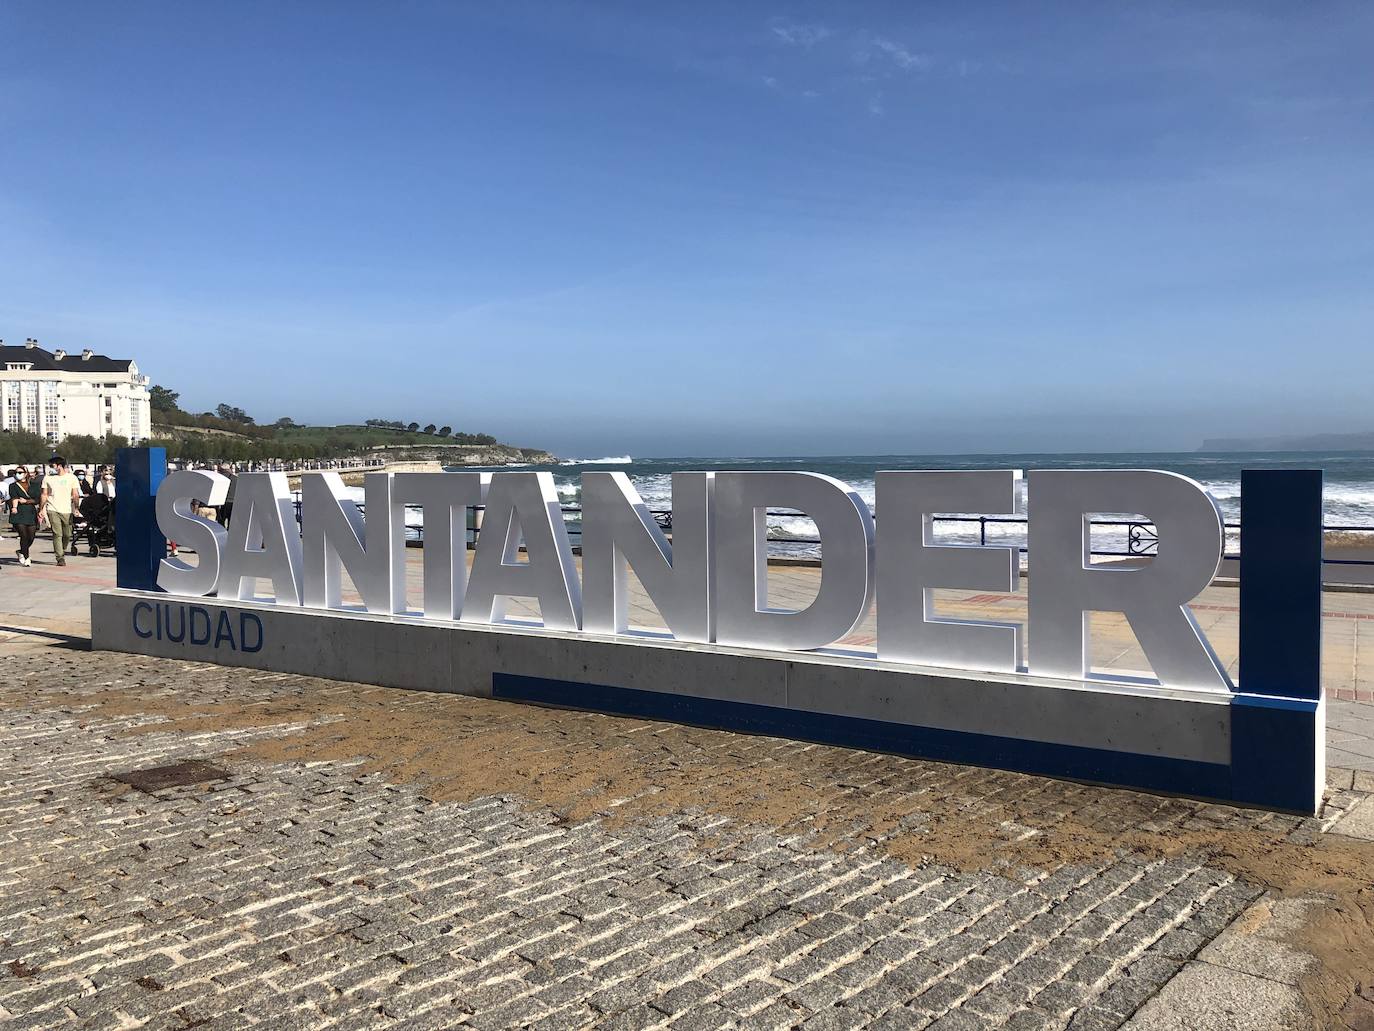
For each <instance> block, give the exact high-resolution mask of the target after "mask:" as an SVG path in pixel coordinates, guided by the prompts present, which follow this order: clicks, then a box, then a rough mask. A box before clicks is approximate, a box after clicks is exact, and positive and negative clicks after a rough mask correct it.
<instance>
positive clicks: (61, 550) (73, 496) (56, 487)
mask: <svg viewBox="0 0 1374 1031" xmlns="http://www.w3.org/2000/svg"><path fill="white" fill-rule="evenodd" d="M50 464H51V465H52V467H53V469H55V470H56V472H54V473H53V474H52V475H51V476H47V477H45V478H44V480H43V512H44V513H45V515H46V516H47V520H48V525H49V526H51V527H52V553H53V554H54V555H55V556H56V557H57V564H58V565H59V566H65V565H66V564H67V550H68V549H69V548H70V547H71V546H72V510H73V509H74V508H75V507H76V506H77V505H79V504H81V484H80V483H78V482H77V479H76V477H75V476H73V475H72V474H71V471H70V470H69V469H68V468H67V460H66V459H65V458H63V457H62V456H61V455H53V456H52V459H51V460H50Z"/></svg>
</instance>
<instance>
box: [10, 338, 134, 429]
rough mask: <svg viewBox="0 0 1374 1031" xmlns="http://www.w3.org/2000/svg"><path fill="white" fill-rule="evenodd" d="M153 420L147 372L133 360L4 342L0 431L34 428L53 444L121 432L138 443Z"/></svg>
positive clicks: (28, 342)
mask: <svg viewBox="0 0 1374 1031" xmlns="http://www.w3.org/2000/svg"><path fill="white" fill-rule="evenodd" d="M151 425H152V411H151V409H150V408H149V405H148V377H147V376H144V375H142V374H141V373H140V372H139V371H138V366H137V365H136V364H135V363H134V362H133V361H132V359H129V358H106V357H105V356H104V355H103V354H96V353H94V352H93V351H90V350H85V351H82V352H81V353H80V354H68V353H67V352H66V351H63V350H61V349H60V348H59V349H58V350H56V351H47V350H44V349H43V348H41V347H39V346H38V341H36V340H26V341H24V343H22V344H9V345H7V344H5V343H4V342H3V341H0V431H13V430H29V431H30V432H32V433H41V434H42V435H43V436H45V437H47V438H48V440H49V441H50V442H51V443H54V444H56V443H57V442H58V441H59V440H61V439H62V438H63V437H68V436H71V435H72V434H74V433H84V434H87V435H89V436H92V437H105V436H108V435H109V434H111V433H117V434H119V435H120V436H121V437H127V438H128V440H129V443H130V444H137V443H139V442H140V441H141V440H144V439H145V438H146V437H147V436H148V435H149V433H150V431H151Z"/></svg>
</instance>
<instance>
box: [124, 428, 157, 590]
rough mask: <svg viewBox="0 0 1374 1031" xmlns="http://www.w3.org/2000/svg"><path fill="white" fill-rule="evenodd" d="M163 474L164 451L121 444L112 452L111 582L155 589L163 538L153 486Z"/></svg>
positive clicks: (135, 587)
mask: <svg viewBox="0 0 1374 1031" xmlns="http://www.w3.org/2000/svg"><path fill="white" fill-rule="evenodd" d="M166 475H167V451H166V449H165V448H160V447H125V448H120V449H119V451H118V453H117V454H116V455H115V536H116V550H115V577H116V580H115V582H116V583H117V584H118V585H119V586H120V587H127V588H129V589H130V590H135V591H156V590H157V589H158V586H157V567H158V563H159V562H161V561H162V559H163V557H164V556H165V555H166V554H167V538H165V537H164V536H162V532H161V531H160V530H158V528H157V509H156V507H155V505H156V501H155V499H156V496H157V488H158V486H159V484H161V483H162V479H163V477H164V476H166Z"/></svg>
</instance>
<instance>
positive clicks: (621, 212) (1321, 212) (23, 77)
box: [0, 0, 1374, 457]
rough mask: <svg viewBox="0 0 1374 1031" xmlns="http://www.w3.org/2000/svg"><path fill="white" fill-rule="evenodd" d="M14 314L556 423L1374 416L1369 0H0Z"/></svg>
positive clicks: (799, 431)
mask: <svg viewBox="0 0 1374 1031" xmlns="http://www.w3.org/2000/svg"><path fill="white" fill-rule="evenodd" d="M0 41H2V42H3V53H4V59H3V61H0V143H2V144H3V146H0V336H3V337H4V338H5V339H6V340H8V341H9V342H16V341H19V340H22V339H23V338H24V337H26V336H35V337H38V338H39V339H40V340H41V341H42V342H43V343H44V344H45V345H46V346H49V347H65V348H66V349H67V350H69V351H71V350H74V349H79V348H82V347H92V348H94V349H96V350H97V351H101V352H105V353H109V354H112V355H116V356H130V355H131V356H133V357H135V358H136V359H137V360H138V361H139V363H140V365H141V366H142V367H143V368H144V369H145V370H146V371H147V372H148V373H149V374H150V375H151V376H152V377H153V379H154V380H155V381H156V382H158V383H163V384H166V385H169V386H172V387H174V388H175V389H179V390H180V391H181V393H182V396H183V402H184V403H185V404H186V405H187V406H188V407H191V408H193V409H196V410H201V409H207V408H211V407H213V406H214V405H215V404H216V403H218V402H220V401H227V402H230V403H234V404H238V405H241V406H243V407H244V408H246V409H247V410H248V411H250V412H251V413H253V414H254V415H256V416H257V417H258V418H259V419H261V420H268V419H275V418H277V417H279V416H282V415H290V416H292V417H293V418H295V419H297V420H299V421H312V422H334V421H354V420H361V419H364V418H368V417H372V416H377V417H386V418H400V419H404V420H407V421H409V420H410V419H412V418H413V419H416V420H418V421H420V422H422V423H424V422H429V421H431V420H432V421H434V422H436V423H450V424H452V425H453V426H454V427H455V428H461V429H468V430H471V431H488V432H492V433H495V434H497V435H498V436H500V437H502V438H503V439H510V440H513V441H515V442H517V443H523V444H528V445H539V446H548V447H550V448H553V449H554V450H557V451H559V452H560V453H562V454H565V455H579V456H584V457H588V456H591V455H594V454H623V453H626V452H629V453H632V454H637V455H639V454H642V455H683V454H695V455H729V454H780V453H792V454H817V453H844V452H855V453H874V452H881V453H904V452H940V451H959V450H993V451H1012V450H1097V449H1114V450H1141V449H1155V448H1181V449H1189V448H1192V447H1195V446H1196V445H1197V444H1198V442H1199V441H1200V440H1201V438H1202V437H1204V436H1214V435H1221V434H1240V433H1281V432H1306V431H1348V430H1374V403H1371V398H1372V397H1374V189H1371V183H1374V75H1371V74H1370V55H1371V53H1374V6H1371V5H1369V4H1361V3H1347V4H1341V3H1316V4H1292V3H1282V4H1262V3H1246V4H1240V5H1235V6H1229V7H1228V6H1213V5H1208V4H1201V3H1180V4H1177V5H1159V4H1151V3H1129V4H1128V3H1122V4H1101V3H1084V4H1073V3H1054V4H956V3H950V4H938V3H925V4H887V5H864V4H857V3H851V4H834V5H829V6H822V5H805V4H801V5H797V4H792V5H778V6H770V5H763V4H748V3H746V4H721V5H710V4H705V3H693V4H681V5H672V6H670V5H664V4H638V3H625V4H579V3H558V4H553V3H549V4H528V3H521V2H513V3H502V4H491V5H468V4H456V3H433V4H430V3H414V2H411V3H397V4H387V5H363V4H357V5H349V4H323V3H321V4H317V5H309V4H304V3H302V4H290V5H278V4H268V3H248V2H245V3H234V4H229V3H222V4H211V3H202V4H170V3H168V4H158V3H129V4H26V3H20V2H17V0H0Z"/></svg>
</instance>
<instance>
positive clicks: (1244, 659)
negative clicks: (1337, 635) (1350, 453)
mask: <svg viewBox="0 0 1374 1031" xmlns="http://www.w3.org/2000/svg"><path fill="white" fill-rule="evenodd" d="M1240 690H1241V691H1243V692H1244V693H1245V694H1249V695H1278V696H1280V697H1283V698H1311V699H1318V698H1320V697H1321V693H1322V471H1321V470H1320V469H1245V470H1243V471H1242V472H1241V474H1240Z"/></svg>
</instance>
